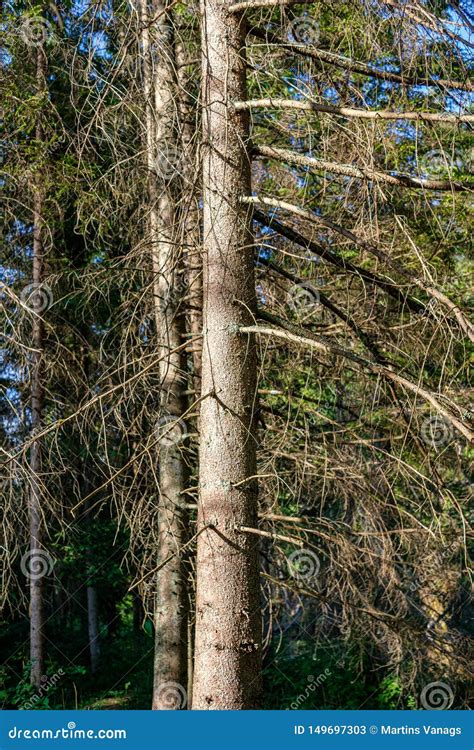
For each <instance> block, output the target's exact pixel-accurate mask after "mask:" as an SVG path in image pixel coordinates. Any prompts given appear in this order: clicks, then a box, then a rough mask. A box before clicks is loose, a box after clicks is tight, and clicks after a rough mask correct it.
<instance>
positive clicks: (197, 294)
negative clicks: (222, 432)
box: [176, 40, 202, 708]
mask: <svg viewBox="0 0 474 750" xmlns="http://www.w3.org/2000/svg"><path fill="white" fill-rule="evenodd" d="M176 62H177V66H178V86H179V92H178V106H179V114H180V126H181V142H182V145H183V159H182V162H181V166H182V170H181V171H182V178H183V180H182V195H181V211H180V213H181V237H182V246H183V249H184V257H185V262H184V265H185V270H186V311H187V317H186V331H187V333H188V334H189V335H190V338H191V345H190V348H191V353H192V362H193V378H192V386H193V390H194V394H193V400H194V401H197V400H198V399H199V397H200V396H201V379H202V252H201V250H202V242H201V218H200V217H201V210H200V208H199V200H200V197H201V194H202V186H201V169H200V165H199V162H198V148H197V143H196V137H197V133H199V128H198V124H197V122H196V119H197V118H196V112H197V109H198V108H197V106H196V103H195V102H193V98H192V95H191V93H190V91H191V89H192V87H193V82H192V81H191V80H190V78H189V75H188V72H187V68H188V63H189V58H188V48H187V46H186V45H185V44H184V42H183V41H182V40H181V41H179V42H178V43H177V45H176ZM195 409H196V411H197V413H196V417H195V418H196V430H197V432H198V434H199V431H200V418H199V411H200V404H197V405H196V407H195ZM197 471H199V467H198V468H197ZM193 483H194V482H193ZM188 497H189V496H188ZM193 594H194V591H193V590H192V588H191V587H190V586H189V587H188V598H189V609H188V681H187V694H188V708H191V696H192V692H193V669H194V615H195V606H194V605H195V601H194V596H193Z"/></svg>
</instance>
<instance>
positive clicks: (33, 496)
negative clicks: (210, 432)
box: [29, 44, 48, 688]
mask: <svg viewBox="0 0 474 750" xmlns="http://www.w3.org/2000/svg"><path fill="white" fill-rule="evenodd" d="M45 76H46V56H45V53H44V50H43V45H42V44H40V45H38V47H37V51H36V83H37V90H38V93H40V94H41V93H43V92H44V90H45V86H46V83H45ZM41 116H42V115H41V111H39V112H38V115H37V123H36V131H35V138H36V142H37V143H38V144H40V143H41V142H42V140H43V126H42V123H41ZM43 205H44V196H43V187H42V185H41V179H40V178H39V177H38V178H37V181H36V184H35V187H34V207H33V292H32V293H33V295H34V299H35V300H36V299H38V300H41V297H42V294H41V291H40V290H41V285H42V283H43V276H44V246H43V232H42V221H43ZM35 308H37V309H36V310H35ZM33 310H34V313H33V324H32V343H33V346H32V349H33V351H32V355H31V428H32V434H33V436H34V435H35V432H36V431H38V430H40V429H41V419H42V415H43V408H44V386H43V358H44V322H43V318H42V314H43V311H42V308H41V305H36V304H33ZM30 475H31V478H30V498H29V503H30V508H29V510H30V562H29V566H30V568H31V570H32V572H33V575H32V576H31V578H30V661H31V672H30V681H31V684H32V685H34V686H35V687H36V688H39V687H40V686H41V677H42V675H43V671H44V638H43V619H44V617H43V584H44V576H43V575H42V571H40V570H39V568H40V567H43V568H47V567H48V565H47V562H46V561H45V559H44V554H45V553H44V550H43V536H44V525H43V519H42V509H41V486H42V482H41V446H40V442H39V440H34V441H33V442H32V444H31V449H30ZM36 568H37V570H38V571H39V572H38V574H37V575H35V574H34V573H35V569H36Z"/></svg>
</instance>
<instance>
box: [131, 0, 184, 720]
mask: <svg viewBox="0 0 474 750" xmlns="http://www.w3.org/2000/svg"><path fill="white" fill-rule="evenodd" d="M169 5H171V2H170V1H169V0H164V2H162V0H154V2H153V4H152V13H153V18H158V22H157V23H156V24H154V25H153V26H151V31H152V33H153V36H152V37H151V39H150V34H149V31H148V29H149V26H148V14H147V9H146V4H145V3H144V2H143V3H142V48H143V56H144V61H145V64H144V80H145V95H146V99H147V101H146V107H147V128H146V130H147V153H148V167H149V199H150V230H151V231H150V240H151V246H152V249H151V253H152V266H153V274H154V295H155V319H156V323H157V333H158V341H159V356H160V381H161V391H160V417H159V420H158V422H157V431H158V444H159V483H160V501H159V513H158V534H159V549H158V565H160V564H161V563H162V562H163V561H164V560H166V559H167V558H168V557H170V555H172V554H174V557H172V559H171V560H170V561H169V562H168V563H167V564H166V565H164V566H163V567H161V568H160V569H159V571H158V573H157V578H156V584H157V586H156V604H155V618H154V619H155V660H154V677H153V701H152V708H153V709H180V708H184V707H185V701H184V699H183V695H184V691H185V686H186V682H187V611H188V606H187V605H188V602H187V590H186V572H185V566H184V560H183V557H182V555H181V554H175V553H177V552H178V553H180V550H181V549H182V547H183V545H184V543H185V541H186V535H187V514H186V507H185V501H186V496H185V494H184V490H185V489H186V484H187V470H186V463H185V460H184V455H183V440H184V438H185V427H184V424H183V423H182V422H181V421H180V417H181V415H182V414H183V412H184V411H185V401H186V400H185V396H184V390H185V388H186V384H185V375H184V373H185V362H184V359H183V354H182V351H181V350H180V351H179V352H176V349H177V348H178V347H180V346H181V344H182V343H183V335H184V325H183V314H182V310H181V309H180V300H179V296H178V295H177V294H176V289H177V288H178V287H179V280H180V267H181V264H182V252H181V250H182V248H181V247H180V245H179V242H178V241H177V240H178V237H179V228H178V227H179V222H178V213H177V208H176V205H177V198H178V193H179V184H178V183H179V158H180V150H179V145H178V128H177V116H176V99H175V97H176V65H175V50H174V38H173V31H174V30H173V20H172V16H171V13H170V11H169V10H168V6H169ZM150 42H152V43H150ZM155 50H156V52H155ZM170 683H175V684H177V685H180V686H182V687H183V690H182V691H180V690H175V689H174V686H171V689H170Z"/></svg>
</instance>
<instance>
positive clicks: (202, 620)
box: [192, 0, 262, 709]
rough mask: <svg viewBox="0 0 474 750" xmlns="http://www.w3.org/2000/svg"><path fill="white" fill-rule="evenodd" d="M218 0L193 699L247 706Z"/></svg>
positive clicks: (237, 247) (206, 95) (251, 416)
mask: <svg viewBox="0 0 474 750" xmlns="http://www.w3.org/2000/svg"><path fill="white" fill-rule="evenodd" d="M227 7H228V3H225V2H223V0H202V5H201V9H202V19H203V20H202V24H203V25H202V44H203V204H204V226H203V234H204V237H203V260H204V329H203V330H204V340H203V362H202V392H203V395H205V396H206V395H207V394H209V395H208V396H207V398H204V400H203V401H202V402H201V436H200V503H199V511H198V528H199V530H201V529H205V527H206V526H207V525H212V528H207V529H205V530H204V531H203V532H202V533H201V534H200V536H199V537H198V543H197V572H196V575H197V592H196V645H195V668H194V688H193V704H192V705H193V709H251V708H258V707H259V704H260V694H261V630H262V627H261V611H260V586H259V567H258V542H257V541H256V540H255V537H254V535H250V534H248V535H246V534H243V533H241V532H240V531H239V528H240V526H241V525H244V526H252V527H255V526H256V525H257V482H256V479H255V475H256V439H255V399H256V358H255V343H254V341H253V338H252V337H250V336H246V335H242V334H240V333H239V327H240V326H244V325H246V322H247V321H251V320H252V319H253V312H254V310H255V304H256V303H255V282H254V263H253V246H252V236H251V225H250V216H249V213H248V211H247V209H246V208H245V207H244V206H243V205H242V204H240V203H239V196H241V195H248V194H250V193H249V192H248V191H250V165H249V160H248V157H247V153H246V143H247V140H248V120H247V116H246V115H245V113H243V112H237V111H235V110H234V109H233V108H232V102H233V101H237V100H241V99H244V98H245V97H246V91H245V88H246V86H245V68H246V66H245V55H244V44H245V27H244V21H243V17H242V16H241V15H240V14H238V13H234V14H232V13H229V12H228V11H227Z"/></svg>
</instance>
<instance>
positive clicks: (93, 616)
mask: <svg viewBox="0 0 474 750" xmlns="http://www.w3.org/2000/svg"><path fill="white" fill-rule="evenodd" d="M87 552H88V557H89V559H91V557H92V555H91V552H92V550H88V551H87ZM91 562H92V560H91ZM87 631H88V635H89V656H90V664H91V672H92V674H96V672H97V670H98V667H99V658H100V641H99V612H98V606H97V589H96V587H95V586H87Z"/></svg>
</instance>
